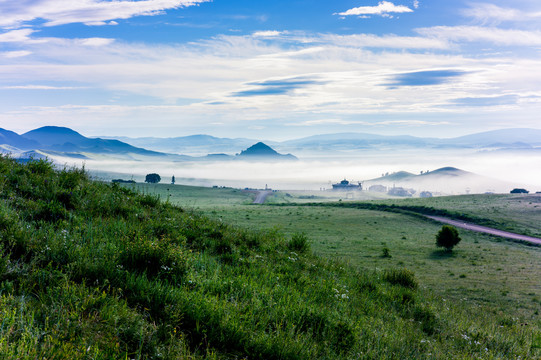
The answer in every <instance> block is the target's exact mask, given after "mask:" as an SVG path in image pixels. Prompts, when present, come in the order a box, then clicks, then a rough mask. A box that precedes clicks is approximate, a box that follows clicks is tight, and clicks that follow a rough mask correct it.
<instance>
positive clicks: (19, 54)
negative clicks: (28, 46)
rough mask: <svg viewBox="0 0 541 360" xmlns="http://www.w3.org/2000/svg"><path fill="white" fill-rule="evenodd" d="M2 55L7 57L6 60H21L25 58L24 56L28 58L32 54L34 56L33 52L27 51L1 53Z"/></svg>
mask: <svg viewBox="0 0 541 360" xmlns="http://www.w3.org/2000/svg"><path fill="white" fill-rule="evenodd" d="M0 54H2V56H3V57H6V58H11V59H12V58H20V57H23V56H28V55H30V54H32V52H31V51H26V50H19V51H5V52H2V53H0Z"/></svg>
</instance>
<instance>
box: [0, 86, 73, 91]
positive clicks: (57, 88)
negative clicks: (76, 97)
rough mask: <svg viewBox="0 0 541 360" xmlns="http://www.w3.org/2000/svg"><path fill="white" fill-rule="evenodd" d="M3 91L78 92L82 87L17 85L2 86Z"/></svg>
mask: <svg viewBox="0 0 541 360" xmlns="http://www.w3.org/2000/svg"><path fill="white" fill-rule="evenodd" d="M1 89H6V90H9V89H13V90H78V89H83V88H82V87H75V86H48V85H16V86H2V87H1Z"/></svg>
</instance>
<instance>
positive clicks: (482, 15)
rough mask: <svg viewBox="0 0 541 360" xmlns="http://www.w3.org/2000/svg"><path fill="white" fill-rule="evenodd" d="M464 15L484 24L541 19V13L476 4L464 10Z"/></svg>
mask: <svg viewBox="0 0 541 360" xmlns="http://www.w3.org/2000/svg"><path fill="white" fill-rule="evenodd" d="M462 14H463V15H464V16H466V17H471V18H473V19H475V20H477V21H479V22H481V23H483V24H498V23H501V22H508V21H516V22H522V21H531V20H537V19H539V18H541V11H528V12H527V11H522V10H518V9H515V8H507V7H505V8H504V7H500V6H497V5H494V4H489V3H474V4H472V5H471V6H470V7H469V8H467V9H464V10H462Z"/></svg>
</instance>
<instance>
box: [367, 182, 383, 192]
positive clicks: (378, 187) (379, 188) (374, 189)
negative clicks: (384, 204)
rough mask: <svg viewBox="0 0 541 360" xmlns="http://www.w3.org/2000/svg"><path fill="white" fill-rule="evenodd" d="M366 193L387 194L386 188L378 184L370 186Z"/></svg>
mask: <svg viewBox="0 0 541 360" xmlns="http://www.w3.org/2000/svg"><path fill="white" fill-rule="evenodd" d="M368 191H372V192H379V193H386V192H387V186H383V185H379V184H376V185H372V186H370V187H369V188H368Z"/></svg>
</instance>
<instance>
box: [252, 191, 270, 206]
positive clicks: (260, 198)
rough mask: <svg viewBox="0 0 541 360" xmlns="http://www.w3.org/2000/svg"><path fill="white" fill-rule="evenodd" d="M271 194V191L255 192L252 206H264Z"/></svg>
mask: <svg viewBox="0 0 541 360" xmlns="http://www.w3.org/2000/svg"><path fill="white" fill-rule="evenodd" d="M270 194H272V190H260V191H257V192H256V195H255V199H254V202H253V203H254V204H264V203H265V200H267V196H269V195H270Z"/></svg>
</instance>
